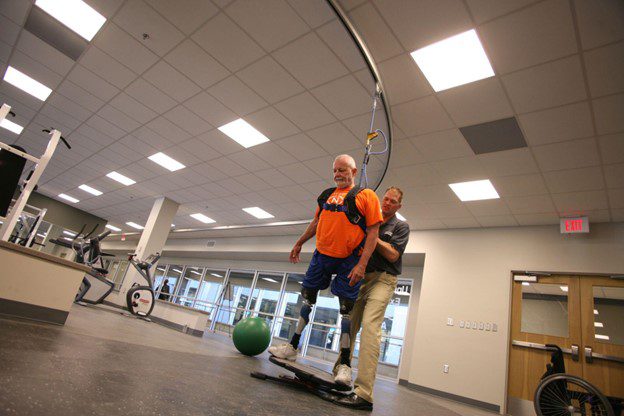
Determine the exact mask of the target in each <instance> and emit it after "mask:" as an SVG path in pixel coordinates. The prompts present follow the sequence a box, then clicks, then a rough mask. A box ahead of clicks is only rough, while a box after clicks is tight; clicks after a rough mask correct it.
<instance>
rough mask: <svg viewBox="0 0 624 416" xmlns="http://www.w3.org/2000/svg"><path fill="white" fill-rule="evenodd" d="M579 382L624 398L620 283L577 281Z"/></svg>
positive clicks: (622, 294) (622, 283) (622, 291)
mask: <svg viewBox="0 0 624 416" xmlns="http://www.w3.org/2000/svg"><path fill="white" fill-rule="evenodd" d="M580 296H581V325H582V334H583V337H582V338H583V340H582V349H581V355H582V356H583V360H582V362H583V378H584V379H586V380H587V381H589V382H590V383H592V384H593V385H594V386H596V387H598V389H600V390H601V391H602V392H603V393H604V394H606V395H607V396H613V397H622V398H624V280H618V279H613V278H609V277H581V278H580Z"/></svg>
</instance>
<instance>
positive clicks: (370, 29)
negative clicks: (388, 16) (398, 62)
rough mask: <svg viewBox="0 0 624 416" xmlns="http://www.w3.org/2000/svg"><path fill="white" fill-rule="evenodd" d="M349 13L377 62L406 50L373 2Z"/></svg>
mask: <svg viewBox="0 0 624 416" xmlns="http://www.w3.org/2000/svg"><path fill="white" fill-rule="evenodd" d="M348 15H349V17H350V18H351V21H352V22H353V24H354V25H355V27H357V28H358V31H359V32H360V35H361V36H362V37H363V38H364V39H366V45H367V46H368V48H369V49H370V52H371V54H372V55H373V58H374V59H375V61H376V62H382V61H385V60H386V59H388V58H392V57H394V56H397V55H400V54H402V53H404V52H405V50H404V49H403V47H402V46H401V44H400V43H399V41H398V40H397V38H396V37H395V36H394V34H393V31H392V30H391V29H390V27H388V25H387V24H386V22H385V21H384V20H383V19H382V17H381V15H380V14H379V13H378V12H377V10H376V9H375V7H374V6H373V5H372V4H371V3H366V4H365V5H363V6H361V7H358V8H357V9H355V10H352V11H351V12H349V14H348Z"/></svg>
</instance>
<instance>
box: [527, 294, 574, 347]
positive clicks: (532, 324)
mask: <svg viewBox="0 0 624 416" xmlns="http://www.w3.org/2000/svg"><path fill="white" fill-rule="evenodd" d="M522 283H523V284H522V324H521V329H520V330H521V331H522V332H528V333H532V334H541V335H552V336H555V337H564V338H565V337H567V336H568V333H569V332H568V286H566V285H559V284H545V283H529V282H522ZM525 283H526V284H525Z"/></svg>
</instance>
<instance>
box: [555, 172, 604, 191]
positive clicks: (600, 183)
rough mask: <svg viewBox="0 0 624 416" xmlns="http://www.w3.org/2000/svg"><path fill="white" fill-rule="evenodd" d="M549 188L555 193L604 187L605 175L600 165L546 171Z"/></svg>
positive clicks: (593, 189)
mask: <svg viewBox="0 0 624 416" xmlns="http://www.w3.org/2000/svg"><path fill="white" fill-rule="evenodd" d="M544 179H545V180H546V185H547V186H548V190H549V191H550V192H551V193H553V194H561V193H565V192H576V191H597V190H601V189H604V184H605V183H604V177H603V175H602V169H601V168H600V167H599V166H594V167H590V168H581V169H569V170H560V171H556V172H546V173H544Z"/></svg>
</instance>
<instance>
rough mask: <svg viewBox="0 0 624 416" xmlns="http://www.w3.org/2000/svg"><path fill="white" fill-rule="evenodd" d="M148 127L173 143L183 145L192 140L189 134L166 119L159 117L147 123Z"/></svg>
mask: <svg viewBox="0 0 624 416" xmlns="http://www.w3.org/2000/svg"><path fill="white" fill-rule="evenodd" d="M146 126H147V127H149V128H150V129H151V130H153V131H154V132H156V133H158V134H159V135H161V136H163V137H164V138H166V139H167V140H169V141H170V142H172V143H182V142H183V141H186V140H188V139H190V138H191V135H190V134H189V133H187V132H186V131H184V130H182V129H181V128H180V127H178V126H176V125H175V124H173V123H172V122H170V121H169V120H167V119H166V118H164V117H157V118H155V119H153V120H152V121H150V122H149V123H147V124H146Z"/></svg>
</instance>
